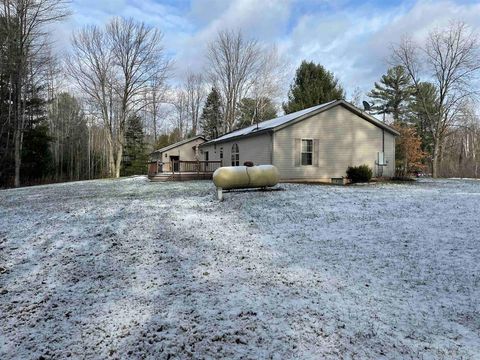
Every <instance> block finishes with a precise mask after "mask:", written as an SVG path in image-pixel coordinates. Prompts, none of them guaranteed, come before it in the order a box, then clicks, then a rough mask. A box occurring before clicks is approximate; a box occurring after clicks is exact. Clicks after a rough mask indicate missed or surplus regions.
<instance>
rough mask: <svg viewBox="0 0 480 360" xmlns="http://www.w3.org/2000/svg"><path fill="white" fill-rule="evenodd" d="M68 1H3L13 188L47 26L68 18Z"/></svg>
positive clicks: (0, 10) (0, 11)
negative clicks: (28, 101) (28, 89)
mask: <svg viewBox="0 0 480 360" xmlns="http://www.w3.org/2000/svg"><path fill="white" fill-rule="evenodd" d="M66 5H67V1H65V0H2V2H1V7H0V18H1V19H2V30H3V31H4V33H5V44H4V46H3V50H5V49H6V51H7V54H6V56H5V59H6V60H7V61H6V63H4V64H3V65H2V67H3V66H6V67H7V68H8V71H9V74H10V76H9V83H10V85H9V89H10V90H9V91H10V99H11V101H10V102H9V110H8V113H9V118H11V119H12V127H13V141H14V161H15V171H14V185H15V186H16V187H17V186H20V168H21V153H22V147H23V135H24V131H25V128H26V124H27V122H28V119H27V118H26V115H25V113H26V111H25V106H26V87H27V84H28V83H29V82H31V81H33V79H34V75H37V74H38V67H39V66H40V67H42V66H43V65H44V62H43V61H39V59H40V58H41V57H43V56H44V55H45V53H44V50H45V48H46V47H47V45H48V41H47V33H46V31H45V29H46V26H48V25H49V24H51V23H54V22H56V21H60V20H62V19H64V18H65V17H66V16H68V13H69V12H68V10H67V6H66Z"/></svg>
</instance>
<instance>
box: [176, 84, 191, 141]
mask: <svg viewBox="0 0 480 360" xmlns="http://www.w3.org/2000/svg"><path fill="white" fill-rule="evenodd" d="M172 104H173V107H174V109H175V114H174V117H173V125H174V127H175V130H176V131H177V132H178V135H179V136H180V138H181V139H183V138H185V137H187V135H188V120H189V117H190V116H189V110H190V109H189V101H188V93H187V91H185V90H184V89H177V91H176V92H175V94H174V99H173V101H172Z"/></svg>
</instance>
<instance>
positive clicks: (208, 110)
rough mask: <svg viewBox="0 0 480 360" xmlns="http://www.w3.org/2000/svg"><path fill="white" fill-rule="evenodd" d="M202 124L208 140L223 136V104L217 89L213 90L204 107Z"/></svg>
mask: <svg viewBox="0 0 480 360" xmlns="http://www.w3.org/2000/svg"><path fill="white" fill-rule="evenodd" d="M200 124H201V126H202V129H203V136H205V137H206V138H207V139H215V138H217V137H218V136H219V135H221V134H222V129H223V115H222V102H221V99H220V94H219V92H218V91H217V89H216V88H212V91H211V92H210V94H208V96H207V101H206V102H205V105H204V106H203V111H202V116H201V118H200Z"/></svg>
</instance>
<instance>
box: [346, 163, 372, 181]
mask: <svg viewBox="0 0 480 360" xmlns="http://www.w3.org/2000/svg"><path fill="white" fill-rule="evenodd" d="M372 174H373V173H372V169H371V168H370V167H369V166H368V165H360V166H349V167H348V169H347V177H348V178H349V179H350V181H351V182H352V183H360V182H369V181H370V179H371V178H372Z"/></svg>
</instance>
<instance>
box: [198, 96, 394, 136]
mask: <svg viewBox="0 0 480 360" xmlns="http://www.w3.org/2000/svg"><path fill="white" fill-rule="evenodd" d="M336 105H344V106H345V107H346V108H348V109H349V110H351V111H353V112H354V113H356V114H357V115H359V116H361V117H363V118H364V119H365V120H367V121H369V122H371V123H372V124H374V125H376V126H378V127H380V128H383V129H385V130H387V131H388V132H390V133H392V134H394V135H399V133H398V132H397V131H396V130H395V129H393V128H391V127H390V126H388V125H386V124H385V123H383V122H381V121H380V120H378V119H376V118H375V117H373V116H372V115H369V114H367V113H365V112H364V111H362V110H361V109H358V108H357V107H355V106H354V105H352V104H350V103H348V102H346V101H345V100H333V101H330V102H327V103H324V104H320V105H316V106H312V107H310V108H308V109H303V110H300V111H296V112H294V113H291V114H287V115H283V116H280V117H277V118H275V119H271V120H266V121H263V122H260V123H258V124H256V125H251V126H248V127H246V128H243V129H239V130H234V131H231V132H229V133H227V134H224V135H222V136H220V137H218V138H216V139H212V140H209V141H207V142H205V143H203V144H202V145H208V144H214V143H218V142H224V141H228V140H229V139H233V138H239V137H248V136H253V135H255V134H257V133H261V132H265V131H269V130H275V129H278V128H281V127H284V126H287V125H289V124H290V123H293V122H295V121H296V120H298V121H300V120H303V119H306V118H308V117H310V116H311V115H315V114H317V113H319V112H322V111H325V110H327V109H329V108H331V107H334V106H336Z"/></svg>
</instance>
